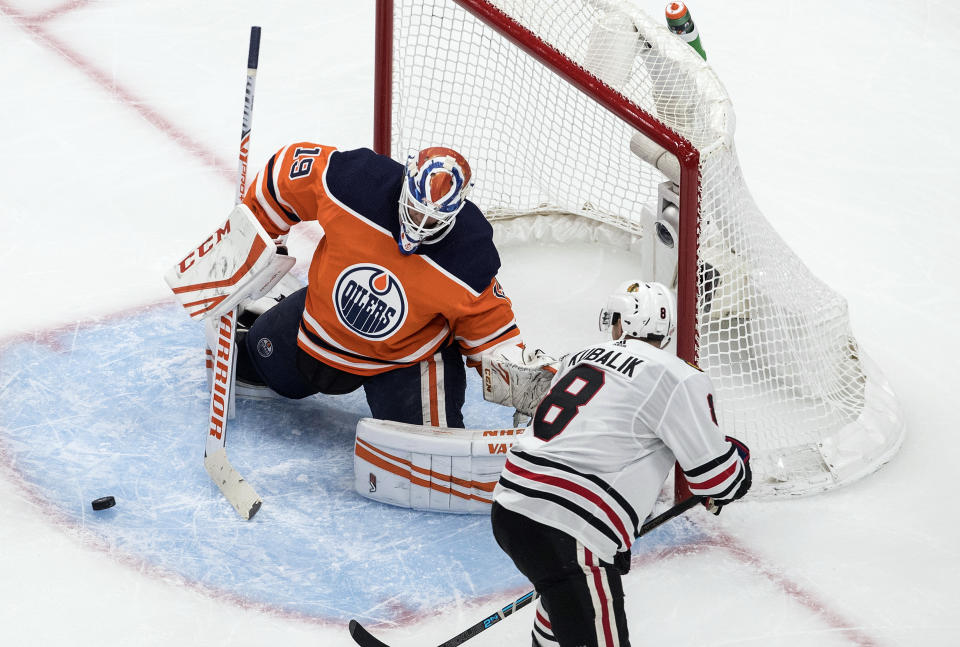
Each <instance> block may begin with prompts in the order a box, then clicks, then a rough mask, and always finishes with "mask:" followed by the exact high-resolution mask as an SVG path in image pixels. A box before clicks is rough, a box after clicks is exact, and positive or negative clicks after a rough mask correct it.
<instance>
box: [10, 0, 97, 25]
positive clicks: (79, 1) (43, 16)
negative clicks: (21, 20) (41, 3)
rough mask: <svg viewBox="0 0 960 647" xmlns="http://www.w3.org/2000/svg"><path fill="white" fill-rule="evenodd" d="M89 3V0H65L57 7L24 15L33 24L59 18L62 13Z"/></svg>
mask: <svg viewBox="0 0 960 647" xmlns="http://www.w3.org/2000/svg"><path fill="white" fill-rule="evenodd" d="M88 4H90V0H72V1H71V2H65V3H64V4H62V5H60V6H59V7H54V8H53V9H47V10H46V11H44V12H42V13H38V14H36V15H34V16H31V17H29V18H26V17H25V20H28V21H29V22H31V23H33V24H39V23H44V22H47V21H48V20H53V19H54V18H59V17H60V16H62V15H65V14H68V13H70V12H71V11H76V10H77V9H83V8H84V7H85V6H87V5H88Z"/></svg>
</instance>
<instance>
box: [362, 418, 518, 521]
mask: <svg viewBox="0 0 960 647" xmlns="http://www.w3.org/2000/svg"><path fill="white" fill-rule="evenodd" d="M526 431H527V430H526V429H524V428H512V429H453V428H449V427H429V426H425V425H410V424H405V423H402V422H391V421H387V420H377V419H375V418H362V419H361V420H360V422H358V423H357V435H356V441H355V445H354V457H353V468H354V488H355V489H356V491H357V492H358V493H360V494H362V495H363V496H365V497H368V498H370V499H373V500H375V501H380V502H382V503H389V504H391V505H396V506H400V507H403V508H414V509H417V510H433V511H436V512H454V513H468V514H469V513H472V514H489V513H490V504H491V503H492V502H493V498H492V495H493V488H494V487H495V486H496V484H497V480H498V479H499V478H500V472H501V470H502V469H503V466H504V463H505V462H506V458H507V450H509V449H510V447H511V446H512V445H513V443H514V442H516V440H517V438H518V437H519V436H520V435H522V434H523V433H525V432H526Z"/></svg>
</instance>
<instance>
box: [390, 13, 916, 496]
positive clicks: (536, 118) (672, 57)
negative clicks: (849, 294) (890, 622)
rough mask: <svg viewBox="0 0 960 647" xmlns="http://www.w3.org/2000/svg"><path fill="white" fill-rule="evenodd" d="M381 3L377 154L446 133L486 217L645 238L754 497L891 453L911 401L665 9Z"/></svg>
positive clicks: (870, 464) (803, 486) (648, 261)
mask: <svg viewBox="0 0 960 647" xmlns="http://www.w3.org/2000/svg"><path fill="white" fill-rule="evenodd" d="M376 19H377V30H376V61H377V69H376V75H375V131H374V148H375V149H376V150H377V152H380V153H384V154H388V155H391V156H393V157H394V158H396V159H399V158H402V157H403V156H404V155H406V154H407V153H408V152H411V151H413V150H417V149H418V148H420V147H422V146H424V145H428V144H430V145H434V144H437V143H438V142H441V143H442V144H443V145H450V146H453V147H455V148H458V149H459V150H461V152H463V153H464V154H465V155H466V156H467V158H468V159H470V161H471V165H473V166H474V170H475V174H476V176H477V177H483V178H484V180H483V183H482V185H480V184H478V187H477V190H476V191H475V193H474V200H475V201H476V202H477V203H478V204H479V206H480V207H481V208H483V209H484V211H485V213H487V215H488V218H489V219H490V220H491V221H492V222H494V224H495V225H497V224H498V223H507V224H509V225H510V226H513V222H514V221H518V220H523V218H525V217H531V218H553V219H555V218H561V217H562V218H570V217H575V218H578V219H580V220H586V221H590V222H592V223H594V224H595V225H596V226H597V227H600V228H603V231H604V232H606V233H605V236H606V237H607V239H609V238H610V236H609V235H608V234H609V231H610V230H613V231H615V232H620V233H621V234H622V235H623V237H624V238H625V240H627V242H626V243H625V244H626V246H627V247H630V248H631V249H632V248H636V249H639V250H640V256H639V259H640V260H639V262H638V274H641V275H642V276H643V278H649V279H651V280H661V281H663V282H665V283H670V284H672V286H673V287H674V288H675V289H676V291H677V303H678V340H677V344H678V345H677V353H678V355H679V356H680V357H682V358H683V359H686V360H688V361H691V362H695V363H697V364H699V365H700V366H701V367H702V368H703V369H704V370H705V371H707V373H708V374H709V375H710V376H711V379H713V381H714V384H715V386H716V388H717V392H718V398H717V399H718V407H717V415H718V418H719V420H720V426H721V428H722V429H723V430H724V431H725V432H726V433H728V434H729V435H733V436H737V437H740V438H742V439H743V440H744V441H745V442H747V443H748V444H749V445H750V446H751V450H752V452H753V457H754V458H753V461H752V462H753V463H754V465H755V474H756V475H757V477H758V478H757V479H756V482H757V486H756V487H755V492H756V495H757V496H777V495H784V494H787V495H802V494H809V493H815V492H819V491H823V490H827V489H830V488H832V487H835V486H837V485H841V484H843V483H846V482H850V481H852V480H856V479H857V478H860V477H862V476H864V475H866V474H868V473H870V472H872V471H874V470H875V469H877V468H878V467H879V466H880V465H882V464H883V463H884V462H886V461H887V460H889V458H890V457H891V456H892V455H893V454H894V453H895V452H896V450H897V449H898V447H899V445H900V442H901V440H902V436H903V420H902V414H901V412H900V410H899V405H898V403H897V401H896V398H895V397H894V396H893V394H892V393H891V392H890V390H889V387H888V386H887V384H886V382H885V380H884V379H883V376H882V374H881V373H880V372H879V370H877V369H876V367H875V366H873V364H872V363H870V362H869V360H868V358H866V356H865V355H864V354H863V352H862V350H861V349H860V348H859V346H858V344H857V342H856V340H855V339H854V338H853V336H852V333H851V332H850V330H849V318H848V316H847V312H846V302H845V301H844V300H843V299H842V297H840V296H839V295H837V294H836V293H835V292H833V291H832V290H830V289H829V288H828V287H827V286H825V285H824V284H823V283H822V282H820V281H819V280H818V279H816V277H813V276H812V274H811V273H810V272H809V270H807V268H806V267H805V266H804V265H803V264H802V262H800V261H799V259H797V258H796V256H795V254H793V253H792V251H790V250H789V248H788V247H787V246H786V245H785V244H784V243H783V241H782V240H780V238H779V236H777V234H776V233H775V232H774V231H773V229H772V228H771V227H770V226H769V224H768V223H767V222H766V220H765V219H764V218H763V216H762V214H761V213H760V212H759V210H758V209H757V207H756V205H755V204H754V203H753V201H752V199H751V198H750V195H749V192H748V190H747V189H746V185H745V183H744V181H743V178H742V174H741V172H740V168H739V162H738V161H737V158H736V153H735V149H734V145H733V133H734V124H735V118H734V115H733V110H732V104H731V102H730V100H729V97H728V96H727V94H726V91H725V89H724V88H723V85H722V83H721V82H720V81H719V79H718V78H717V77H716V74H715V73H714V72H713V70H712V69H711V68H710V66H709V65H708V64H707V63H705V62H704V61H702V60H701V59H700V58H699V57H698V56H697V55H696V53H695V52H694V51H693V50H692V49H691V48H690V47H689V46H687V45H686V44H685V43H683V42H682V41H681V40H680V39H679V38H677V37H676V36H674V35H673V34H671V33H670V32H669V31H668V30H666V29H665V27H664V26H663V24H662V22H663V21H662V19H660V20H654V19H652V18H650V17H649V16H646V15H645V14H644V13H643V12H642V11H641V10H640V9H638V8H637V7H635V6H634V5H633V4H632V3H630V2H629V1H623V0H552V1H551V2H547V3H545V2H542V1H540V0H495V1H488V0H378V2H377V8H376ZM664 152H665V153H666V154H665V155H664V156H662V157H661V154H662V153H664ZM664 160H666V163H665V164H661V162H662V161H664ZM531 169H534V170H533V171H531ZM533 173H539V175H537V176H536V177H533V176H532V174H533ZM670 207H677V208H678V212H677V211H675V212H674V213H676V214H678V215H676V216H674V215H671V214H669V213H668V211H667V209H669V208H670ZM663 223H665V224H666V225H667V227H666V230H667V231H668V232H669V225H671V224H672V225H673V226H674V228H675V229H676V231H675V232H669V233H675V234H676V238H677V240H675V241H671V243H673V244H671V245H669V247H670V249H669V250H668V249H666V248H665V247H664V246H662V245H661V244H660V243H658V242H657V234H658V233H659V232H660V231H661V224H663ZM541 230H542V228H540V229H537V231H541ZM593 238H594V239H597V238H600V236H597V235H594V236H593ZM667 238H668V239H669V236H668V237H667ZM561 242H562V241H561ZM661 242H662V241H661ZM674 247H675V249H674ZM671 255H672V256H671ZM654 259H655V260H654ZM660 259H666V261H662V260H660ZM671 260H672V263H673V265H672V268H673V272H672V273H671V272H670V271H669V270H670V266H669V262H671ZM665 263H666V265H665ZM665 268H666V269H665Z"/></svg>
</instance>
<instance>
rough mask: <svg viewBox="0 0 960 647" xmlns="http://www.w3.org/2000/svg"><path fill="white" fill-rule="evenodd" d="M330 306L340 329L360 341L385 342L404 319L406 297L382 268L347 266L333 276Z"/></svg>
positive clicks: (368, 265) (367, 265)
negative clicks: (360, 338)
mask: <svg viewBox="0 0 960 647" xmlns="http://www.w3.org/2000/svg"><path fill="white" fill-rule="evenodd" d="M333 305H334V310H335V311H336V313H337V318H338V319H339V320H340V323H342V324H343V325H344V326H346V327H347V328H348V329H350V330H352V331H353V332H355V333H356V334H358V335H360V336H361V337H363V338H364V339H386V338H388V337H390V336H391V335H392V334H393V333H395V332H397V330H399V329H400V326H402V325H403V322H404V321H405V320H406V318H407V295H406V294H404V292H403V286H402V285H400V281H399V280H398V279H397V277H396V276H394V275H393V274H392V273H391V272H390V271H389V270H387V269H386V268H383V267H380V266H379V265H374V264H372V263H364V264H360V265H351V266H350V267H348V268H347V269H345V270H344V271H343V272H341V273H340V276H339V277H337V282H336V285H335V286H334V288H333Z"/></svg>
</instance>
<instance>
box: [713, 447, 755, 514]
mask: <svg viewBox="0 0 960 647" xmlns="http://www.w3.org/2000/svg"><path fill="white" fill-rule="evenodd" d="M724 439H725V440H727V441H728V442H730V443H731V444H732V445H733V446H734V447H735V448H736V449H737V453H738V454H739V455H740V460H742V461H743V478H742V479H741V480H740V484H739V485H738V486H737V489H736V490H734V492H733V494H732V495H730V496H728V497H725V498H723V499H716V498H711V499H707V500H706V501H704V506H706V508H707V510H709V511H710V512H712V513H713V514H720V510H721V509H723V506H725V505H727V504H728V503H733V502H734V501H736V500H737V499H740V498H742V497H743V495H745V494H746V493H747V491H748V490H749V489H750V485H751V484H752V483H753V472H752V471H751V470H750V448H748V447H747V446H746V445H744V444H743V443H742V442H741V441H739V440H737V439H736V438H734V437H732V436H726V437H725V438H724Z"/></svg>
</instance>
